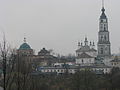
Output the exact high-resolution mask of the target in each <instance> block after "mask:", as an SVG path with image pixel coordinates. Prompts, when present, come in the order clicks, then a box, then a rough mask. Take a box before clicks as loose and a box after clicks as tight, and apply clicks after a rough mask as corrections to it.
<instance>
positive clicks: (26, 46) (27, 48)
mask: <svg viewBox="0 0 120 90" xmlns="http://www.w3.org/2000/svg"><path fill="white" fill-rule="evenodd" d="M29 49H31V47H30V45H28V44H27V43H26V38H24V43H23V44H22V45H20V48H19V50H29Z"/></svg>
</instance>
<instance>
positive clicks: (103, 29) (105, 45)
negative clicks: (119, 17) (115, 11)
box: [97, 0, 111, 57]
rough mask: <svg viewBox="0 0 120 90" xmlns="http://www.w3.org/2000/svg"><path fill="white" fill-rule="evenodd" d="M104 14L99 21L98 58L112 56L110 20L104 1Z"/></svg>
mask: <svg viewBox="0 0 120 90" xmlns="http://www.w3.org/2000/svg"><path fill="white" fill-rule="evenodd" d="M101 11H102V14H101V16H100V19H99V32H98V44H97V45H98V56H100V57H106V56H111V44H110V40H109V31H108V19H107V16H106V14H105V8H104V1H103V0H102V9H101Z"/></svg>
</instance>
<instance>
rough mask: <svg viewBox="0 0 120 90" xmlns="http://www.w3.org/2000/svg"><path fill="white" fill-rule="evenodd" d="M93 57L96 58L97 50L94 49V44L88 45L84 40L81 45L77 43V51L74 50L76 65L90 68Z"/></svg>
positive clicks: (93, 61)
mask: <svg viewBox="0 0 120 90" xmlns="http://www.w3.org/2000/svg"><path fill="white" fill-rule="evenodd" d="M95 57H97V50H96V49H95V45H94V42H93V43H91V42H90V44H89V45H88V40H87V38H85V41H84V45H83V43H81V44H80V42H79V43H78V49H77V50H76V64H78V65H80V66H92V65H93V64H94V63H95Z"/></svg>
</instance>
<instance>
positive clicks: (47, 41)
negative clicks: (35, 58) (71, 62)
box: [0, 0, 120, 54]
mask: <svg viewBox="0 0 120 90" xmlns="http://www.w3.org/2000/svg"><path fill="white" fill-rule="evenodd" d="M105 9H106V15H107V17H108V19H109V31H110V40H111V44H112V52H113V53H115V52H118V51H119V47H120V39H119V37H120V10H119V9H120V0H105ZM100 10H101V0H0V33H2V32H3V31H4V32H5V33H6V38H7V40H8V41H9V43H10V44H11V45H13V46H15V47H17V48H18V47H19V45H20V44H22V43H23V38H24V36H25V37H26V38H27V42H28V43H29V44H30V45H31V47H32V48H33V49H35V50H36V52H38V51H39V50H40V49H41V48H43V47H46V48H47V49H53V50H54V51H55V52H56V53H60V54H68V53H75V50H76V48H77V42H78V41H81V40H82V41H83V40H84V37H85V36H87V37H88V39H89V40H91V41H93V40H94V41H95V43H96V44H97V35H98V25H99V16H100V14H101V11H100ZM0 35H1V34H0Z"/></svg>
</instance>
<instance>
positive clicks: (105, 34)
mask: <svg viewBox="0 0 120 90" xmlns="http://www.w3.org/2000/svg"><path fill="white" fill-rule="evenodd" d="M101 11H102V14H101V15H100V18H99V31H98V42H97V50H96V49H95V44H94V42H93V43H92V42H90V43H89V44H88V40H87V38H85V41H84V45H83V43H82V42H81V43H80V42H78V49H77V50H76V64H78V65H85V66H86V65H88V66H89V65H91V66H92V65H94V64H95V63H96V62H97V61H96V60H98V59H99V60H102V63H104V64H105V65H107V66H111V65H110V61H111V60H112V59H111V57H112V56H111V43H110V39H109V37H110V36H109V30H108V18H107V16H106V14H105V8H104V5H103V6H102V9H101Z"/></svg>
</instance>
